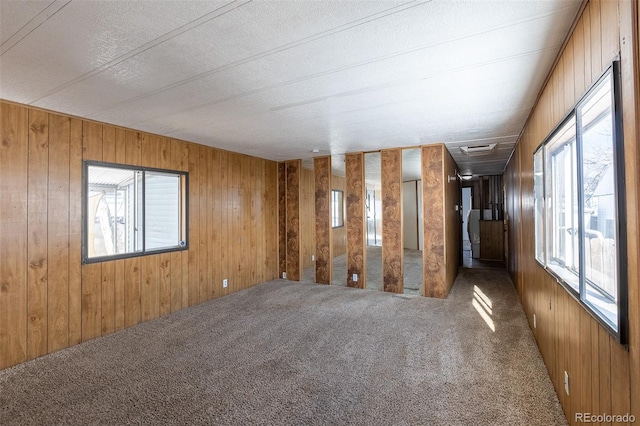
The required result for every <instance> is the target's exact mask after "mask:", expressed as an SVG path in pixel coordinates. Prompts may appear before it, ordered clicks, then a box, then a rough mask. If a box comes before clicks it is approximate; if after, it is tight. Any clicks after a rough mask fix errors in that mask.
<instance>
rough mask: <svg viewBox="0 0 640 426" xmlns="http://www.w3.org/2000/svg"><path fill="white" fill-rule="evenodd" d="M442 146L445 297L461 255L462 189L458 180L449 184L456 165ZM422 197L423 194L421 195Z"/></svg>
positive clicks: (456, 167) (426, 200) (456, 169)
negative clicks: (449, 177)
mask: <svg viewBox="0 0 640 426" xmlns="http://www.w3.org/2000/svg"><path fill="white" fill-rule="evenodd" d="M441 146H442V167H443V170H442V172H443V173H442V184H443V185H444V204H443V209H444V211H443V213H444V231H443V232H444V265H445V269H444V270H445V277H444V284H445V287H444V290H445V292H444V297H446V296H447V295H448V294H449V292H450V291H451V288H452V287H453V283H454V281H455V280H456V277H457V276H458V269H459V267H460V259H461V254H462V247H461V246H460V245H461V243H462V216H461V210H462V188H461V186H460V181H459V180H458V179H455V180H452V181H451V182H449V179H448V178H447V177H448V176H457V171H458V165H457V164H456V162H455V161H454V160H453V157H452V156H451V154H450V153H449V150H448V149H447V148H446V147H445V146H444V145H441ZM423 196H424V194H423ZM424 200H425V201H424V202H423V204H425V203H427V202H428V203H435V202H436V200H435V198H434V196H433V195H430V196H429V198H425V199H424ZM423 254H424V252H423Z"/></svg>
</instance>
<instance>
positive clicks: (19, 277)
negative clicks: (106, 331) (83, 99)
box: [0, 103, 29, 368]
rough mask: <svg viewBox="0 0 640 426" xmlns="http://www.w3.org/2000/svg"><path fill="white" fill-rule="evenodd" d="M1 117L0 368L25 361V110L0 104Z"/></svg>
mask: <svg viewBox="0 0 640 426" xmlns="http://www.w3.org/2000/svg"><path fill="white" fill-rule="evenodd" d="M0 115H1V117H0V120H1V121H0V123H2V126H1V127H0V137H1V139H2V144H1V145H0V172H1V173H2V179H0V201H1V202H2V209H0V215H1V216H0V250H1V251H2V253H1V256H0V348H2V357H1V358H0V368H6V367H9V366H11V365H14V364H17V363H19V362H23V361H25V360H26V359H27V223H28V214H27V204H28V203H27V194H28V193H27V185H28V183H27V182H28V167H29V164H28V158H29V144H28V142H27V141H28V129H29V121H28V120H29V112H28V110H27V108H24V107H21V106H17V105H9V104H4V103H3V104H0ZM7 247H11V250H7Z"/></svg>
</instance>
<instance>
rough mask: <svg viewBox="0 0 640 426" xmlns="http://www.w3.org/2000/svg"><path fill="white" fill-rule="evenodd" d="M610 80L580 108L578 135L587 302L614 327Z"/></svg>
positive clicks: (613, 221)
mask: <svg viewBox="0 0 640 426" xmlns="http://www.w3.org/2000/svg"><path fill="white" fill-rule="evenodd" d="M611 83H612V79H611V75H608V76H607V77H606V78H604V79H603V80H602V81H601V82H600V84H599V85H598V86H597V87H595V88H594V89H593V90H592V92H591V94H590V95H589V96H588V97H587V98H586V99H585V101H584V103H583V104H582V105H581V106H580V107H579V108H578V111H577V112H578V114H579V116H580V118H581V130H582V132H581V134H582V143H581V147H582V194H583V204H584V205H583V211H584V227H583V232H582V239H583V244H584V274H585V283H586V293H585V295H584V296H585V298H586V301H587V302H588V303H589V304H590V305H591V306H592V307H593V308H595V309H597V310H598V311H599V312H600V313H602V314H603V315H605V316H606V317H607V319H608V320H609V322H611V323H613V324H616V318H617V307H616V300H617V297H618V294H617V292H618V290H617V273H616V272H617V245H618V244H617V241H616V238H617V237H616V236H617V232H616V229H617V214H616V205H617V203H616V185H615V167H614V148H615V144H614V138H613V111H612V99H613V97H612V90H611Z"/></svg>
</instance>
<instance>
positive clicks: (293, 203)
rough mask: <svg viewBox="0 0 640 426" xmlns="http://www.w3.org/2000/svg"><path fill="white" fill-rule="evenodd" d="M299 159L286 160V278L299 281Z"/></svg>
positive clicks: (300, 167)
mask: <svg viewBox="0 0 640 426" xmlns="http://www.w3.org/2000/svg"><path fill="white" fill-rule="evenodd" d="M301 169H302V162H301V160H289V161H287V162H286V185H287V187H286V189H287V196H286V204H287V205H286V212H287V219H286V223H287V269H286V273H287V279H289V280H293V281H300V276H301V270H300V269H301V264H302V262H301V260H302V259H301V258H300V252H301V250H300V170H301Z"/></svg>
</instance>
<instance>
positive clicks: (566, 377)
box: [564, 371, 569, 395]
mask: <svg viewBox="0 0 640 426" xmlns="http://www.w3.org/2000/svg"><path fill="white" fill-rule="evenodd" d="M564 391H565V393H566V394H567V395H569V373H567V372H566V371H565V372H564Z"/></svg>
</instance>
